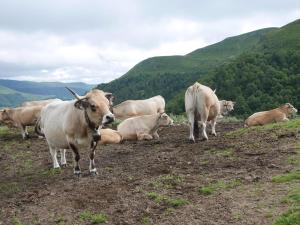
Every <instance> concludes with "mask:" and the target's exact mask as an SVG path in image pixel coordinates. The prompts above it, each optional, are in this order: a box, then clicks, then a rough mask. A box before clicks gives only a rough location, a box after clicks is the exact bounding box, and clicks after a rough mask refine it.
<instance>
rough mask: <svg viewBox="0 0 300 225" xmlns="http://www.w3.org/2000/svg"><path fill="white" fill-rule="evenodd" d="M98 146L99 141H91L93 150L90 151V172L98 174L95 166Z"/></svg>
mask: <svg viewBox="0 0 300 225" xmlns="http://www.w3.org/2000/svg"><path fill="white" fill-rule="evenodd" d="M96 147H97V142H95V141H92V142H91V152H90V173H91V174H92V175H97V174H98V173H97V168H96V167H95V159H94V158H95V149H96Z"/></svg>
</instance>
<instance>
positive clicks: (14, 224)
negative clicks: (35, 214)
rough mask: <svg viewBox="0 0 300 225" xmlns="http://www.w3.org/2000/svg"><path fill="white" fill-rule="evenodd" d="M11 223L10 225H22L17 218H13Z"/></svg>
mask: <svg viewBox="0 0 300 225" xmlns="http://www.w3.org/2000/svg"><path fill="white" fill-rule="evenodd" d="M11 222H12V225H22V223H21V221H20V220H19V219H18V218H17V217H14V218H13V219H12V221H11Z"/></svg>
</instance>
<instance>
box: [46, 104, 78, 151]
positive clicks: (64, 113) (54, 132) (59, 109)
mask: <svg viewBox="0 0 300 225" xmlns="http://www.w3.org/2000/svg"><path fill="white" fill-rule="evenodd" d="M74 103H75V101H59V102H52V103H50V104H48V105H47V106H45V107H44V108H43V109H42V112H41V129H42V132H43V133H44V135H45V138H46V140H47V142H48V144H49V145H50V146H52V147H57V148H68V142H67V140H66V131H67V130H68V129H70V128H69V127H68V126H70V125H71V126H75V124H77V121H76V120H75V118H74V116H72V110H73V105H74ZM70 120H74V123H73V125H72V124H70V123H69V121H70Z"/></svg>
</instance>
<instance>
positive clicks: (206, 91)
mask: <svg viewBox="0 0 300 225" xmlns="http://www.w3.org/2000/svg"><path fill="white" fill-rule="evenodd" d="M185 110H186V114H187V117H188V121H189V126H190V136H189V139H190V140H192V141H195V137H194V133H195V135H196V136H198V132H199V130H198V122H199V123H200V125H201V128H202V137H203V138H204V139H205V140H208V137H207V134H206V122H207V121H211V125H212V134H213V135H215V136H216V135H217V134H216V130H215V126H216V122H217V116H218V115H219V114H220V103H219V100H218V97H217V96H216V94H215V93H214V91H213V90H212V89H211V88H209V87H207V86H205V85H202V84H199V83H198V82H196V83H195V84H194V85H192V86H190V87H189V88H188V89H187V90H186V92H185Z"/></svg>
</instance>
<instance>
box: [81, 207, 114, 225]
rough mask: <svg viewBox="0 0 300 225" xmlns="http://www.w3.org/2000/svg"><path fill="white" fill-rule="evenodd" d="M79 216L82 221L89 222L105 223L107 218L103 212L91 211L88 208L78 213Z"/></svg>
mask: <svg viewBox="0 0 300 225" xmlns="http://www.w3.org/2000/svg"><path fill="white" fill-rule="evenodd" d="M79 218H80V219H81V220H82V221H85V222H90V223H91V224H100V223H106V222H107V220H108V218H107V215H105V214H103V213H98V214H97V213H92V212H91V211H89V210H85V211H83V212H82V213H80V215H79Z"/></svg>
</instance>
